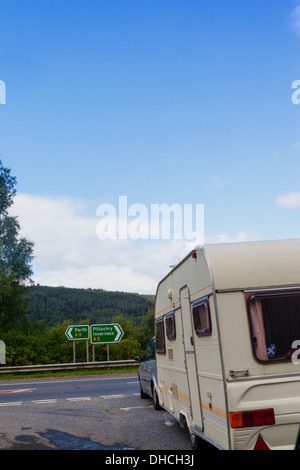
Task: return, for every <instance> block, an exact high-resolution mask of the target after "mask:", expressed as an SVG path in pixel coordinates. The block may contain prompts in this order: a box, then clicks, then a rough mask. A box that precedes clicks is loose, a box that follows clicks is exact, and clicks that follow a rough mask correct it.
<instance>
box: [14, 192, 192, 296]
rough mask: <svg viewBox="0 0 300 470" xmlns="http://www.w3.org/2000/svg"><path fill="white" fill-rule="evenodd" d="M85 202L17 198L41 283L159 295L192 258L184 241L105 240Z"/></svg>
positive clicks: (36, 277)
mask: <svg viewBox="0 0 300 470" xmlns="http://www.w3.org/2000/svg"><path fill="white" fill-rule="evenodd" d="M87 212H88V211H87V205H86V203H85V201H82V200H72V199H67V198H48V197H41V196H33V195H29V194H17V195H16V197H15V202H14V205H13V206H12V208H11V213H12V214H13V215H17V216H18V219H19V222H20V225H21V231H22V235H24V236H26V237H27V238H28V239H30V240H32V241H33V242H34V244H35V247H34V255H35V260H34V263H33V270H34V276H33V279H34V281H35V282H36V283H40V284H42V285H48V286H59V285H62V286H66V287H83V288H93V289H97V288H98V289H99V288H100V289H106V290H118V291H127V292H139V293H155V291H156V286H157V283H158V282H159V281H160V279H161V278H162V277H163V276H164V275H165V274H166V273H167V272H168V270H169V266H170V265H171V264H174V262H175V263H177V262H178V261H179V260H180V259H181V258H182V257H183V256H184V255H185V254H186V252H187V251H186V245H185V242H184V241H180V240H179V241H177V240H169V241H167V240H166V241H159V240H158V241H151V240H143V241H142V240H130V239H128V240H118V239H116V240H111V239H108V240H100V239H99V238H98V237H97V234H96V227H97V223H98V221H99V219H98V218H97V217H96V207H95V216H88V215H87Z"/></svg>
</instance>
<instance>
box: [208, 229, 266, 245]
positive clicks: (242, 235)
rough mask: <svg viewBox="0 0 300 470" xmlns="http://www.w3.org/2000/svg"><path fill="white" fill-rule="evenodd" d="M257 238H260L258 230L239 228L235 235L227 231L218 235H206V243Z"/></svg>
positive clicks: (246, 240)
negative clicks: (251, 230)
mask: <svg viewBox="0 0 300 470" xmlns="http://www.w3.org/2000/svg"><path fill="white" fill-rule="evenodd" d="M256 240H259V234H258V233H257V232H250V231H248V230H239V231H238V232H237V233H236V235H234V236H232V235H229V234H227V233H220V234H217V235H208V236H206V237H205V241H206V243H234V242H249V241H256Z"/></svg>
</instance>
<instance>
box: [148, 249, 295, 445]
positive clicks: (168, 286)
mask: <svg viewBox="0 0 300 470" xmlns="http://www.w3.org/2000/svg"><path fill="white" fill-rule="evenodd" d="M155 321H156V360H157V385H158V394H159V402H160V405H161V406H162V407H164V408H165V409H166V410H168V411H169V412H170V413H172V415H173V416H175V417H176V418H177V419H178V420H179V422H180V423H181V424H182V425H185V423H186V424H187V426H188V428H189V431H190V435H191V442H192V446H193V448H197V447H198V446H200V445H201V443H203V439H204V440H205V441H207V442H209V443H211V444H213V445H214V446H215V447H217V448H220V449H234V450H239V449H255V450H256V449H260V450H263V449H266V450H267V449H271V450H273V449H293V448H294V446H295V443H296V439H297V434H298V429H299V425H300V365H299V363H300V349H298V348H299V347H300V240H290V241H271V242H254V243H232V244H231V243H230V244H224V245H222V244H220V245H207V246H205V247H199V248H196V249H195V250H193V251H192V252H191V253H190V254H189V255H188V256H186V257H185V258H184V259H183V260H182V261H181V262H180V263H179V264H178V265H177V266H176V267H175V268H174V269H172V271H171V272H170V273H169V274H168V275H167V276H166V277H165V278H164V279H163V280H162V281H161V282H160V283H159V285H158V288H157V293H156V301H155Z"/></svg>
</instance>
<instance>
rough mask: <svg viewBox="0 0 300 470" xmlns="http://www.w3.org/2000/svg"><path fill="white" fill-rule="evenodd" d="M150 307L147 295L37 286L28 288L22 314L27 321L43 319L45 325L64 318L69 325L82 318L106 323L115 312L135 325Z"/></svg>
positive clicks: (55, 322)
mask: <svg viewBox="0 0 300 470" xmlns="http://www.w3.org/2000/svg"><path fill="white" fill-rule="evenodd" d="M153 308H154V296H151V295H140V294H132V293H126V292H110V291H105V290H102V289H75V288H68V287H47V286H40V285H37V286H34V287H33V288H32V290H31V302H30V304H29V306H28V308H27V312H26V313H27V317H28V319H29V320H30V321H31V322H33V323H34V322H37V321H44V322H45V324H46V325H47V327H49V328H51V327H53V326H55V325H57V324H58V323H62V322H64V321H65V320H69V321H70V322H71V323H73V324H77V323H79V322H80V321H82V320H89V321H90V324H93V323H109V322H110V321H111V319H112V318H113V317H116V316H117V315H122V316H123V317H124V318H126V319H128V320H131V321H132V324H133V326H138V325H140V323H141V321H142V319H143V318H145V316H146V314H147V312H148V310H149V309H153Z"/></svg>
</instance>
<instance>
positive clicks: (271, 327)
mask: <svg viewBox="0 0 300 470" xmlns="http://www.w3.org/2000/svg"><path fill="white" fill-rule="evenodd" d="M248 312H249V317H250V324H251V332H252V343H253V349H254V353H255V356H256V358H257V359H258V360H259V361H263V362H270V361H288V360H291V358H292V355H293V353H294V352H295V350H296V349H295V347H294V346H295V345H294V346H293V343H294V342H296V341H297V340H298V341H299V340H300V292H285V293H272V294H270V293H266V294H255V295H251V296H250V297H249V299H248Z"/></svg>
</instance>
